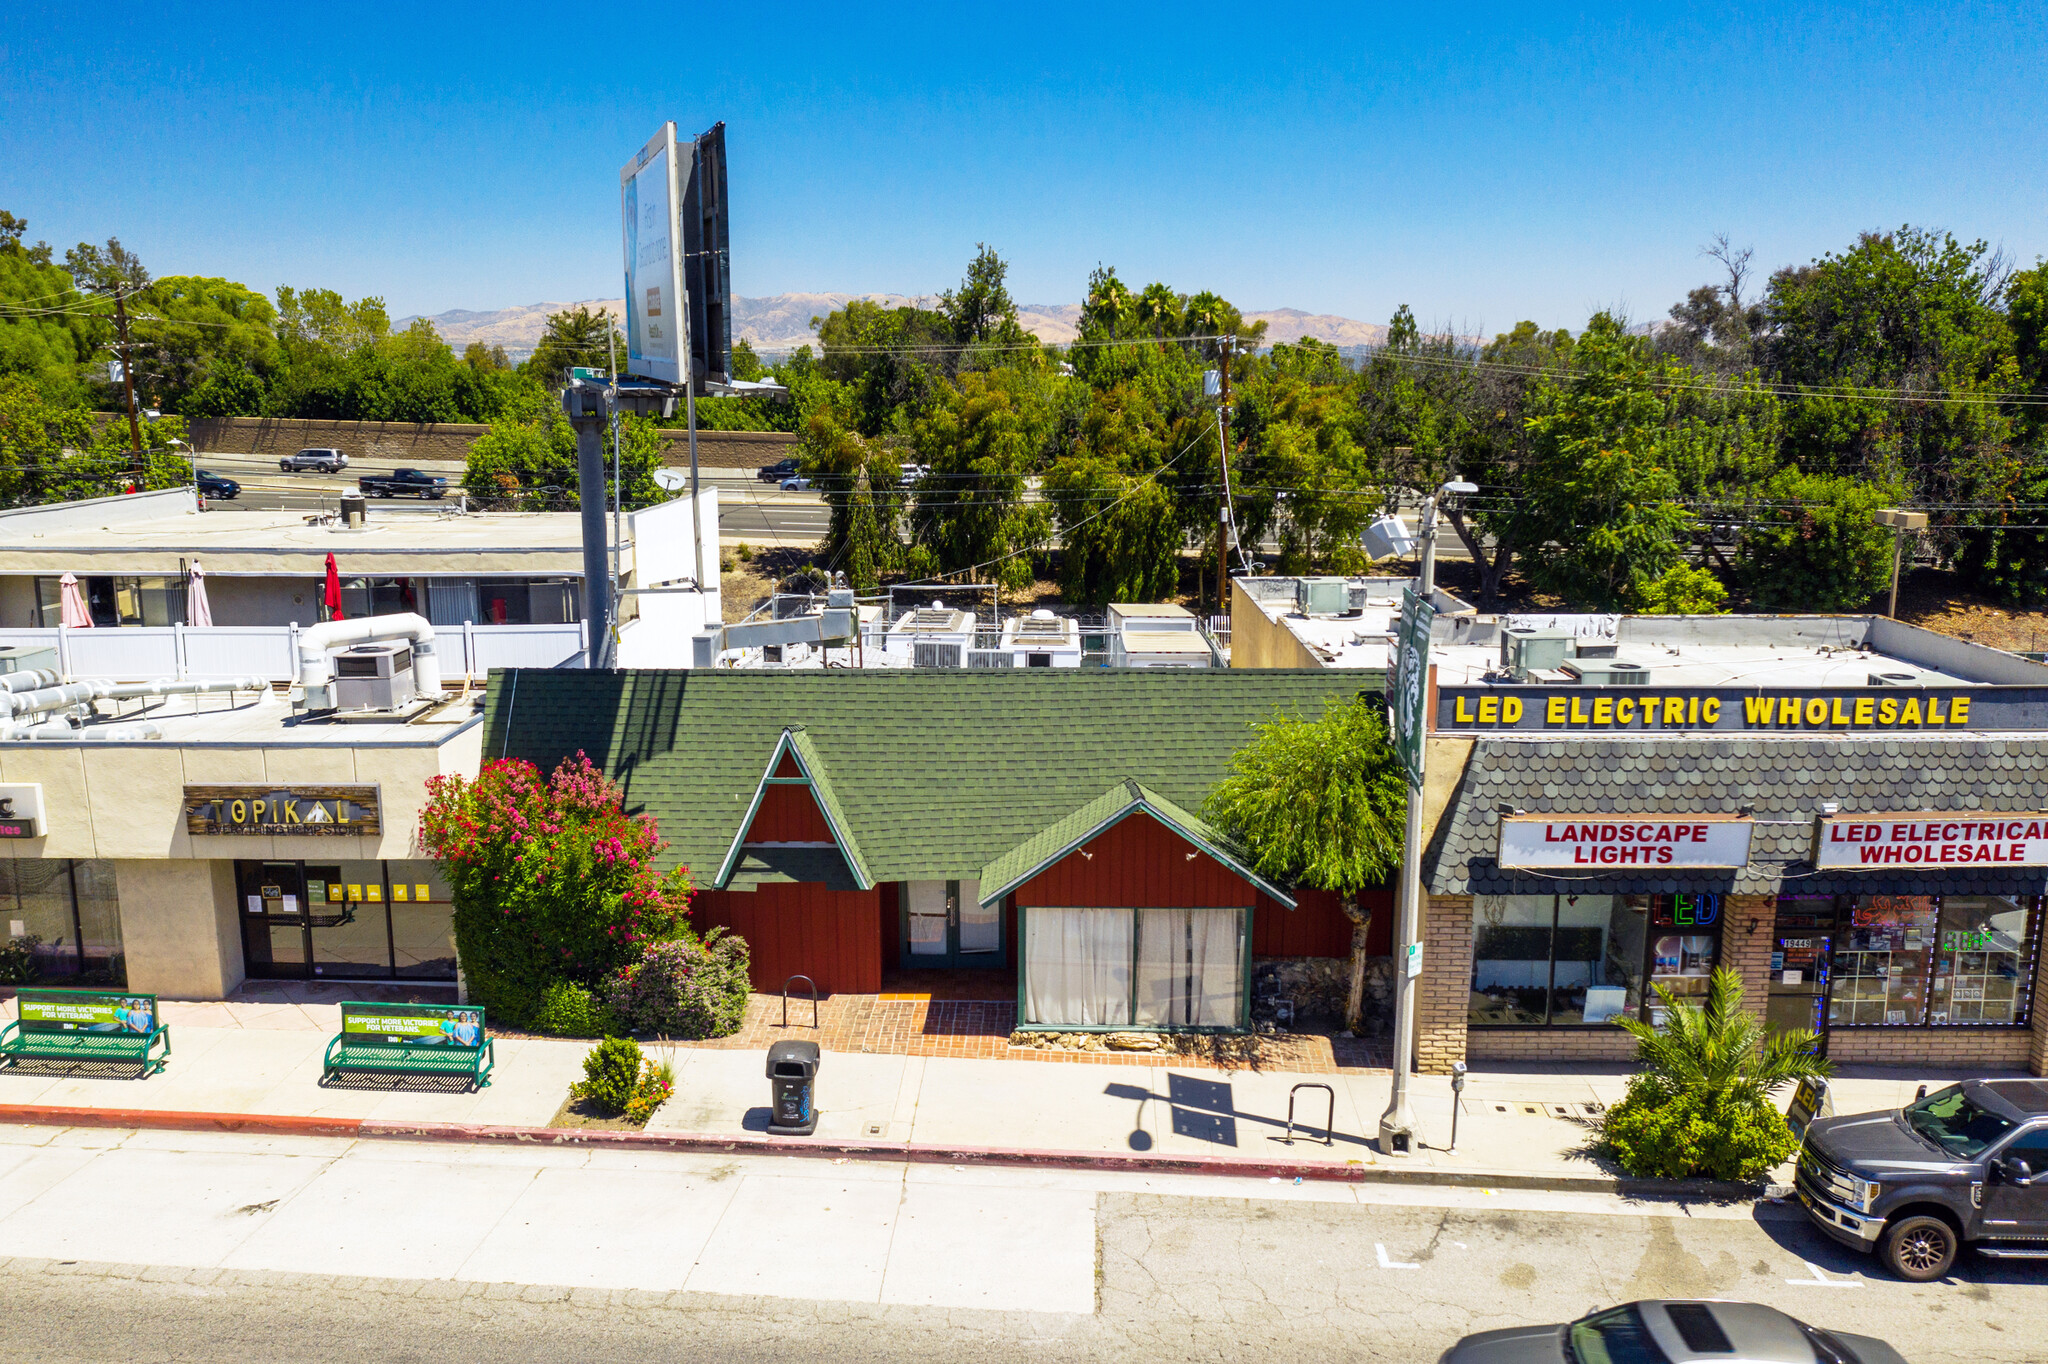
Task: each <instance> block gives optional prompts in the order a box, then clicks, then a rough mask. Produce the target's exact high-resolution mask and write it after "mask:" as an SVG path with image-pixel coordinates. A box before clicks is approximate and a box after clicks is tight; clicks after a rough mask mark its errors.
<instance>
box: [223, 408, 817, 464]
mask: <svg viewBox="0 0 2048 1364" xmlns="http://www.w3.org/2000/svg"><path fill="white" fill-rule="evenodd" d="M489 429H490V428H489V427H487V426H476V425H472V424H469V423H463V422H426V423H419V424H414V423H411V422H342V421H315V420H311V419H308V418H300V417H219V418H209V419H206V420H203V421H195V422H193V423H192V443H193V445H194V446H195V447H196V448H197V449H198V450H199V451H200V453H201V454H209V455H211V454H222V455H271V456H278V455H288V454H291V453H292V452H293V451H295V450H303V449H305V448H306V447H308V446H317V447H320V448H323V449H328V448H331V449H335V450H339V451H341V452H342V453H343V454H345V455H347V456H348V457H349V458H350V459H351V460H353V461H355V462H356V463H358V464H392V465H406V464H419V463H423V462H449V463H456V464H460V463H462V462H463V461H465V460H467V459H468V458H469V446H470V442H472V441H474V440H475V439H476V438H477V437H478V436H481V435H482V434H483V433H484V432H486V431H488V430H489ZM796 440H797V438H796V436H795V435H794V434H792V433H790V432H786V431H699V432H698V433H697V462H698V464H699V465H700V466H702V467H705V468H712V469H751V468H754V467H756V466H758V465H762V464H772V463H774V462H775V461H776V460H778V459H782V458H785V457H786V456H789V455H792V454H794V453H796ZM661 441H662V447H663V449H662V462H663V463H665V464H672V465H677V466H687V465H688V464H689V462H690V443H689V442H690V437H689V433H688V432H687V431H676V430H667V429H664V430H663V431H662V432H661Z"/></svg>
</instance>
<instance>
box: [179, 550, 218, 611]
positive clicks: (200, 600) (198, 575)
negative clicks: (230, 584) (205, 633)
mask: <svg viewBox="0 0 2048 1364" xmlns="http://www.w3.org/2000/svg"><path fill="white" fill-rule="evenodd" d="M185 623H186V624H187V625H211V624H213V603H212V602H209V601H208V600H207V599H206V570H205V569H203V568H201V567H200V566H199V561H198V560H197V559H194V560H193V561H192V576H191V578H190V579H188V580H187V581H186V583H185Z"/></svg>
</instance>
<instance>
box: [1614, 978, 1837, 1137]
mask: <svg viewBox="0 0 2048 1364" xmlns="http://www.w3.org/2000/svg"><path fill="white" fill-rule="evenodd" d="M1742 995H1743V990H1742V977H1741V976H1740V975H1738V974H1737V973H1736V972H1735V971H1734V970H1733V969H1731V968H1729V967H1726V966H1723V967H1721V968H1720V969H1719V970H1717V971H1715V972H1714V974H1713V975H1712V976H1711V977H1710V978H1709V979H1708V981H1707V998H1706V1002H1705V1003H1703V1004H1694V1003H1691V1002H1690V1001H1688V1000H1686V999H1684V998H1681V997H1680V996H1678V995H1675V994H1673V993H1672V992H1671V988H1670V987H1669V986H1666V985H1659V986H1658V987H1657V998H1658V999H1659V1000H1660V1001H1661V1002H1662V1003H1663V1005H1664V1015H1665V1016H1664V1025H1663V1026H1662V1027H1658V1026H1656V1025H1654V1024H1650V1023H1645V1022H1643V1021H1642V1020H1641V1019H1637V1018H1626V1017H1623V1018H1617V1019H1616V1020H1615V1021H1616V1022H1618V1023H1619V1024H1621V1026H1622V1027H1623V1028H1626V1029H1627V1030H1628V1034H1629V1036H1631V1037H1633V1038H1635V1039H1636V1064H1637V1065H1639V1066H1641V1067H1642V1069H1641V1070H1640V1071H1639V1072H1638V1073H1637V1075H1636V1078H1635V1080H1634V1081H1633V1082H1632V1085H1631V1088H1633V1086H1634V1085H1644V1086H1647V1087H1648V1089H1649V1092H1650V1093H1652V1094H1654V1095H1655V1096H1656V1097H1658V1098H1660V1099H1673V1098H1677V1097H1679V1096H1681V1095H1686V1096H1691V1097H1696V1098H1699V1099H1702V1100H1706V1101H1709V1102H1714V1101H1719V1102H1729V1101H1733V1102H1737V1103H1752V1104H1760V1103H1767V1102H1769V1100H1770V1097H1771V1093H1772V1091H1773V1090H1776V1089H1779V1088H1781V1087H1782V1086H1784V1085H1787V1084H1791V1083H1792V1082H1794V1081H1796V1080H1803V1079H1806V1078H1807V1077H1808V1076H1825V1075H1828V1074H1831V1073H1832V1071H1833V1068H1832V1066H1831V1065H1830V1064H1829V1062H1828V1061H1827V1059H1826V1058H1824V1057H1821V1056H1818V1055H1816V1054H1815V1053H1814V1046H1815V1044H1816V1043H1817V1042H1818V1041H1819V1038H1818V1036H1817V1035H1816V1034H1815V1033H1813V1032H1812V1031H1810V1030H1808V1029H1804V1028H1801V1029H1798V1030H1795V1031H1792V1032H1779V1033H1771V1032H1766V1031H1765V1029H1764V1025H1763V1024H1762V1023H1761V1022H1759V1021H1758V1020H1757V1018H1756V1016H1755V1015H1754V1014H1751V1013H1748V1012H1746V1011H1745V1010H1744V1009H1743V1007H1742Z"/></svg>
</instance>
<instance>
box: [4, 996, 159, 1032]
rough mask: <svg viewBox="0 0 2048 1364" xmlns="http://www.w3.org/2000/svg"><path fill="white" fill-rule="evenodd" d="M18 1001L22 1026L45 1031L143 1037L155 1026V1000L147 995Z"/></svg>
mask: <svg viewBox="0 0 2048 1364" xmlns="http://www.w3.org/2000/svg"><path fill="white" fill-rule="evenodd" d="M17 1002H18V1003H19V1004H20V1006H21V1021H22V1022H23V1023H24V1024H30V1023H34V1024H40V1025H42V1027H44V1028H59V1029H64V1030H67V1031H71V1030H75V1031H78V1032H126V1033H136V1034H144V1033H147V1032H149V1031H150V1030H151V1029H153V1028H154V1027H156V1000H155V999H154V998H152V997H151V996H149V995H87V996H85V997H83V998H79V999H63V998H52V997H51V996H49V995H34V994H30V993H27V992H23V994H22V995H21V996H20V997H19V1000H18V1001H17Z"/></svg>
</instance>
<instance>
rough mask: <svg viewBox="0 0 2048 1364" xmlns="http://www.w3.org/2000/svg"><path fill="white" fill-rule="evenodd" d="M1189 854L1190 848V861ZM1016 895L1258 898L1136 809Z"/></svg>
mask: <svg viewBox="0 0 2048 1364" xmlns="http://www.w3.org/2000/svg"><path fill="white" fill-rule="evenodd" d="M1084 852H1085V853H1092V854H1093V856H1092V857H1084V856H1082V853H1084ZM1189 853H1196V856H1195V857H1194V858H1193V860H1190V859H1189V858H1188V854H1189ZM1016 895H1017V903H1018V904H1020V905H1023V906H1025V907H1026V908H1029V907H1030V906H1032V905H1066V906H1078V907H1086V908H1092V909H1177V908H1185V909H1211V908H1214V909H1222V908H1231V907H1235V906H1242V905H1249V904H1252V903H1254V902H1255V901H1256V900H1257V899H1258V892H1257V891H1256V890H1254V889H1253V888H1252V885H1251V883H1250V882H1249V881H1246V880H1245V879H1244V878H1243V877H1241V876H1239V875H1238V874H1237V873H1236V872H1234V871H1231V870H1230V869H1229V868H1227V867H1225V866H1223V865H1222V864H1221V863H1219V862H1217V861H1216V859H1215V858H1213V857H1210V856H1209V855H1208V854H1207V853H1203V852H1197V850H1196V847H1195V845H1194V844H1192V843H1190V842H1188V841H1187V840H1186V839H1184V838H1182V837H1181V836H1180V835H1179V834H1177V833H1175V832H1174V831H1173V830H1171V829H1169V828H1167V827H1166V826H1165V825H1163V824H1161V823H1160V822H1159V821H1158V820H1156V819H1153V818H1152V817H1151V816H1150V815H1148V814H1145V813H1143V812H1140V813H1137V814H1134V815H1131V816H1130V817H1129V818H1127V819H1125V820H1123V821H1122V822H1121V823H1119V824H1117V825H1115V826H1114V827H1112V828H1110V829H1109V830H1108V831H1107V832H1105V833H1102V834H1099V835H1097V836H1096V837H1095V838H1094V839H1093V840H1092V841H1090V842H1089V843H1087V844H1084V845H1083V846H1082V847H1081V848H1080V849H1079V850H1077V851H1075V852H1071V853H1068V854H1067V855H1066V857H1064V858H1062V859H1061V860H1060V861H1058V862H1055V863H1054V864H1053V865H1052V866H1050V867H1047V868H1046V869H1045V870H1044V871H1042V872H1040V873H1039V874H1038V875H1036V876H1034V877H1032V878H1031V879H1030V880H1029V881H1026V882H1025V883H1024V884H1023V885H1021V886H1019V887H1018V888H1017V892H1016ZM1279 912H1281V913H1283V914H1284V913H1285V912H1286V911H1285V910H1281V911H1279Z"/></svg>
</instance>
